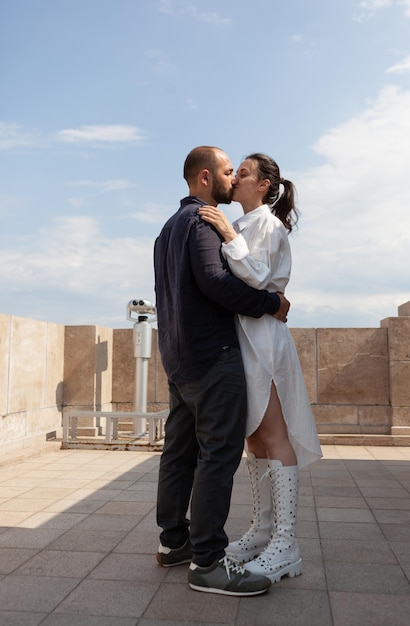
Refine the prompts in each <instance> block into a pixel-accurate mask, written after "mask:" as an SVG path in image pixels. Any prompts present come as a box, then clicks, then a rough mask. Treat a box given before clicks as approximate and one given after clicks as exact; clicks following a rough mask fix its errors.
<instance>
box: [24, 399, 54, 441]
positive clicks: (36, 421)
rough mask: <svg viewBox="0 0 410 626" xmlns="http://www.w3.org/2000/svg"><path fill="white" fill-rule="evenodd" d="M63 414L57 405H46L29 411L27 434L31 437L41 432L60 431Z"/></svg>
mask: <svg viewBox="0 0 410 626" xmlns="http://www.w3.org/2000/svg"><path fill="white" fill-rule="evenodd" d="M60 430H61V414H60V413H59V411H58V410H57V407H55V406H51V407H44V408H42V409H37V410H34V411H28V412H27V417H26V433H25V434H26V436H28V437H31V436H33V435H37V434H40V433H44V438H45V437H46V433H49V432H54V431H56V433H60Z"/></svg>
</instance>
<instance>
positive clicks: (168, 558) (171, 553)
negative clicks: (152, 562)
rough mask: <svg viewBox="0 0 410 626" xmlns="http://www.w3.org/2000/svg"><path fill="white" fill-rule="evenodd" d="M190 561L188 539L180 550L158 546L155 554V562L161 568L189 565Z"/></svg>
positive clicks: (190, 550)
mask: <svg viewBox="0 0 410 626" xmlns="http://www.w3.org/2000/svg"><path fill="white" fill-rule="evenodd" d="M191 559H192V548H191V542H190V540H189V539H187V540H186V542H185V543H184V545H183V546H182V547H181V548H175V549H173V548H167V547H165V546H163V545H162V544H160V546H159V548H158V552H157V561H158V563H159V564H160V565H162V567H173V566H174V565H183V564H184V563H190V562H191Z"/></svg>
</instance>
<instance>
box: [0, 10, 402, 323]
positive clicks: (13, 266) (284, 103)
mask: <svg viewBox="0 0 410 626" xmlns="http://www.w3.org/2000/svg"><path fill="white" fill-rule="evenodd" d="M197 145H214V146H218V147H220V148H222V149H223V150H225V151H226V152H227V154H228V155H229V157H230V158H231V160H232V163H233V164H234V166H235V168H236V167H238V166H239V164H240V162H241V160H242V159H243V158H244V157H245V156H246V155H247V154H249V153H251V152H254V151H258V152H265V153H267V154H269V155H270V156H272V157H273V158H275V160H276V161H277V162H278V164H279V166H280V168H281V174H282V176H284V177H285V178H288V179H290V180H292V182H293V183H294V184H295V186H296V188H297V191H298V207H299V210H300V220H299V224H298V229H297V230H296V231H295V232H294V233H292V234H291V235H290V244H291V248H292V256H293V267H292V276H291V280H290V283H289V286H288V290H287V297H288V298H289V300H290V301H291V310H290V313H289V316H288V323H289V325H290V326H291V327H305V328H311V327H316V328H317V327H378V326H379V324H380V321H381V320H382V319H384V318H386V317H394V316H396V315H397V307H398V306H399V305H400V304H403V303H405V302H408V301H409V300H410V280H409V279H410V276H409V273H410V272H409V270H410V0H367V1H360V0H309V2H306V0H287V1H286V2H278V1H276V0H252V1H251V2H250V1H249V0H247V1H244V0H202V1H201V2H199V0H34V1H33V0H0V314H7V315H13V316H21V317H26V318H32V319H39V320H44V321H47V322H54V323H58V324H64V325H83V324H85V325H87V324H98V325H103V326H108V327H112V328H126V327H128V326H130V322H129V321H127V304H128V302H129V301H130V300H131V299H133V298H144V299H148V300H151V301H152V302H154V301H155V296H154V275H153V263H152V253H153V244H154V241H155V238H156V237H157V235H158V234H159V232H160V230H161V227H162V225H163V224H164V223H165V221H166V220H167V219H168V217H169V216H170V215H172V214H173V213H174V212H175V211H176V210H177V208H178V206H179V201H180V199H181V198H183V197H184V196H186V195H187V191H188V190H187V186H186V183H185V181H184V180H183V176H182V168H183V162H184V160H185V157H186V155H187V154H188V152H189V151H190V150H191V149H192V148H193V147H195V146H197ZM220 207H221V208H222V209H223V210H224V211H225V212H226V214H227V215H228V217H229V218H230V219H232V220H234V219H236V218H238V217H240V215H241V214H242V209H241V207H240V205H239V204H237V203H232V204H231V205H229V206H224V205H220Z"/></svg>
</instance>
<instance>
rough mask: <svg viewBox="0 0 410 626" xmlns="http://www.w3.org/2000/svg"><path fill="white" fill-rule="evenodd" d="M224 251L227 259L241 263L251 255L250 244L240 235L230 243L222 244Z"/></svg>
mask: <svg viewBox="0 0 410 626" xmlns="http://www.w3.org/2000/svg"><path fill="white" fill-rule="evenodd" d="M222 250H223V253H224V256H225V257H229V258H230V259H233V260H234V261H241V260H242V259H244V258H245V257H247V256H248V254H249V248H248V244H247V243H246V241H245V239H244V237H243V235H238V236H237V237H235V239H232V241H230V242H229V243H222Z"/></svg>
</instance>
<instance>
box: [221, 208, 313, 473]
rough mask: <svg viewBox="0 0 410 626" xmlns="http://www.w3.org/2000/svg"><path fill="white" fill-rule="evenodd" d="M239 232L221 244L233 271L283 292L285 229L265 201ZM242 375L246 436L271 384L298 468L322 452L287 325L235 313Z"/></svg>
mask: <svg viewBox="0 0 410 626" xmlns="http://www.w3.org/2000/svg"><path fill="white" fill-rule="evenodd" d="M233 226H234V228H235V230H236V231H237V232H238V233H239V234H238V237H236V238H235V239H233V240H232V241H230V242H229V243H223V244H222V252H223V255H224V256H225V258H226V259H227V261H228V263H229V267H230V268H231V270H232V273H233V274H235V276H238V278H241V279H242V280H243V281H244V282H246V283H247V284H248V285H251V286H252V287H255V288H257V289H266V290H267V291H270V292H275V291H282V292H284V291H285V288H286V285H287V283H288V281H289V277H290V270H291V264H292V258H291V251H290V246H289V241H288V231H287V230H286V228H285V226H284V225H283V224H282V222H281V221H280V220H279V219H278V218H277V217H276V216H274V215H273V214H272V213H271V211H270V209H269V207H268V206H267V205H263V206H261V207H258V208H257V209H254V210H253V211H250V212H249V213H247V214H245V215H243V216H242V217H240V218H239V219H238V220H236V221H235V222H234V223H233ZM236 325H237V331H238V337H239V342H240V346H241V352H242V359H243V364H244V368H245V374H246V384H247V394H248V416H247V428H246V436H247V437H248V436H249V435H251V434H252V433H253V432H254V431H255V430H256V429H257V428H258V426H259V424H260V423H261V421H262V418H263V416H264V414H265V411H266V408H267V405H268V402H269V397H270V391H271V384H272V381H273V382H274V383H275V386H276V389H277V392H278V396H279V400H280V403H281V406H282V412H283V416H284V419H285V422H286V425H287V428H288V435H289V439H290V442H291V444H292V446H293V448H294V451H295V454H296V456H297V460H298V466H299V468H303V467H305V466H307V465H309V464H310V463H312V462H313V461H316V460H317V459H319V458H320V457H321V456H322V452H321V449H320V444H319V438H318V435H317V430H316V424H315V420H314V417H313V415H312V410H311V407H310V400H309V397H308V394H307V390H306V386H305V382H304V379H303V374H302V370H301V367H300V362H299V357H298V354H297V351H296V347H295V344H294V341H293V338H292V335H291V333H290V330H289V328H288V326H287V324H285V323H283V322H280V321H279V320H277V319H276V318H274V317H272V315H263V316H262V317H260V318H257V319H256V318H252V317H246V316H242V315H237V316H236Z"/></svg>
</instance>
